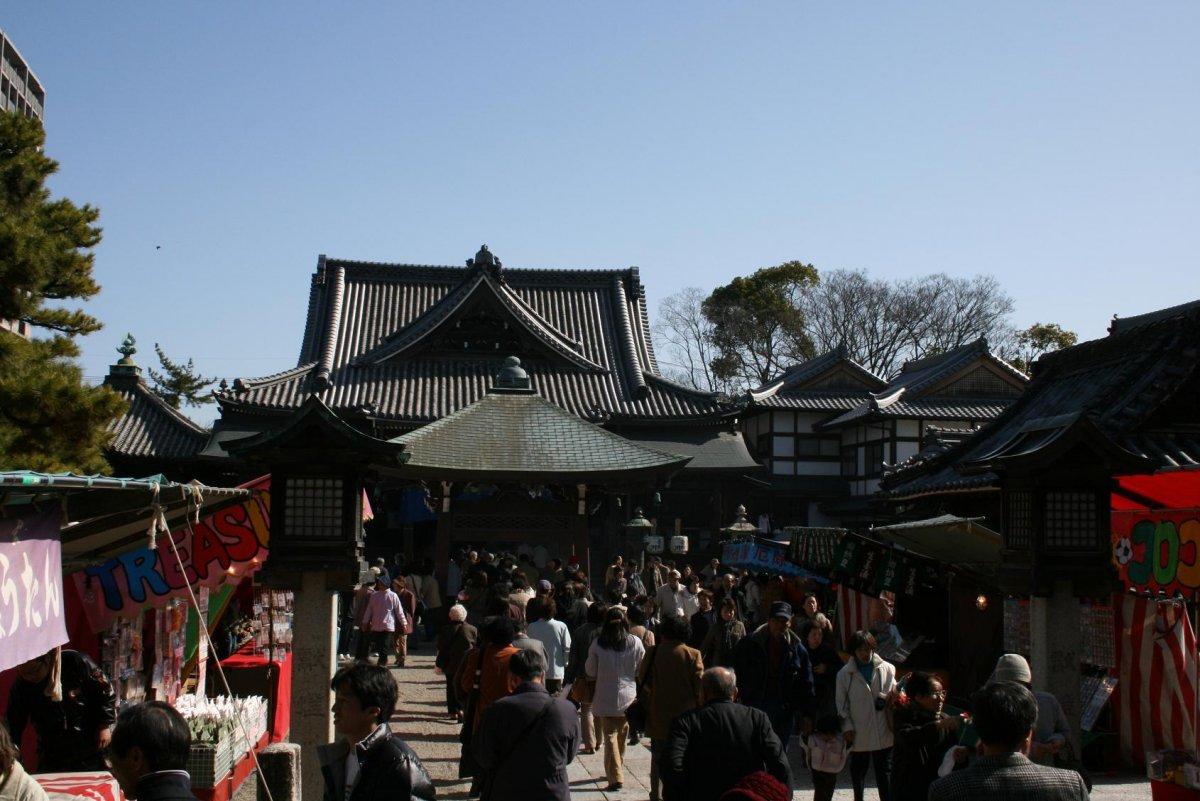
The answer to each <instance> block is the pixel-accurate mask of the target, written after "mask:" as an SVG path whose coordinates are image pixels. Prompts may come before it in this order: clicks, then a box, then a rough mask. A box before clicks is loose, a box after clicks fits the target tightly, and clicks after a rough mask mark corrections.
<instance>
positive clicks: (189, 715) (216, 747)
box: [175, 695, 267, 788]
mask: <svg viewBox="0 0 1200 801" xmlns="http://www.w3.org/2000/svg"><path fill="white" fill-rule="evenodd" d="M175 708H176V709H178V710H179V713H180V714H181V715H183V718H184V720H186V721H187V724H188V728H189V729H190V730H191V733H192V750H191V753H190V754H189V756H188V773H190V774H191V776H192V783H193V785H194V786H195V787H199V788H208V787H212V786H213V785H214V784H216V783H217V782H218V781H220V780H221V779H222V778H224V777H225V776H227V775H228V774H229V772H230V771H231V770H233V766H234V765H235V764H237V762H238V761H239V760H240V759H241V758H242V757H244V756H245V755H246V753H247V752H249V751H250V750H251V749H252V748H254V747H256V746H257V745H258V743H259V742H260V741H261V740H262V739H263V738H264V737H265V736H266V734H267V700H266V699H265V698H263V697H262V696H257V695H254V696H250V697H248V698H229V697H227V696H223V695H222V696H218V697H216V698H205V697H203V696H198V695H183V696H180V697H179V699H178V700H177V701H176V702H175ZM239 718H240V720H241V725H240V726H239V725H238V720H239ZM243 728H244V731H243Z"/></svg>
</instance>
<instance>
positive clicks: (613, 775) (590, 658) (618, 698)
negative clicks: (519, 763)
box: [583, 607, 646, 791]
mask: <svg viewBox="0 0 1200 801" xmlns="http://www.w3.org/2000/svg"><path fill="white" fill-rule="evenodd" d="M645 655H646V648H645V646H644V645H642V641H641V640H640V639H638V638H637V637H635V636H633V635H632V634H630V633H629V621H628V620H626V619H625V613H624V612H623V611H622V610H621V609H620V607H613V608H611V609H609V610H608V612H607V614H606V615H605V617H604V627H603V628H601V629H600V635H599V636H598V637H596V639H595V640H594V641H593V642H592V644H591V646H590V647H589V648H588V655H587V662H586V663H585V664H584V668H583V671H584V674H585V675H586V676H587V677H588V679H590V680H592V681H595V682H596V689H595V690H594V692H593V693H592V714H593V715H595V716H596V717H597V718H598V719H599V720H600V727H601V731H602V732H603V735H604V772H605V774H607V778H608V788H607V789H608V790H610V791H612V790H620V789H621V785H622V783H623V782H624V759H625V738H627V737H628V736H629V723H628V722H627V721H626V720H625V710H626V709H628V708H629V705H630V704H632V703H633V701H634V699H635V698H637V672H638V667H639V666H640V665H641V664H642V657H643V656H645Z"/></svg>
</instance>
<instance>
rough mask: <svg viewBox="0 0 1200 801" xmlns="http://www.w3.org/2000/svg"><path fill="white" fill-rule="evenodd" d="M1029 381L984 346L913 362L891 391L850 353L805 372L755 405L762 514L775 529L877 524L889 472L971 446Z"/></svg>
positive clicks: (749, 415) (797, 371) (764, 392)
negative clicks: (763, 475) (763, 469)
mask: <svg viewBox="0 0 1200 801" xmlns="http://www.w3.org/2000/svg"><path fill="white" fill-rule="evenodd" d="M1026 381H1027V378H1026V377H1025V375H1024V374H1023V373H1021V372H1020V371H1018V370H1016V369H1015V368H1013V367H1012V366H1011V365H1009V364H1008V363H1007V362H1005V361H1004V360H1003V359H1000V358H998V357H996V356H995V355H993V354H992V353H991V351H990V350H989V348H988V344H987V340H985V339H980V340H977V341H975V342H971V343H968V344H966V345H963V346H961V347H958V348H955V349H953V350H950V351H947V352H945V353H942V354H938V355H936V356H929V357H926V358H924V359H918V360H915V361H910V362H906V363H905V364H904V365H903V367H902V368H901V369H900V372H899V373H897V374H896V375H895V376H894V377H893V378H892V379H891V380H890V381H889V380H885V379H884V378H883V377H881V376H878V375H875V374H874V373H872V372H870V371H869V370H867V369H866V368H865V367H863V366H862V365H860V364H858V363H857V362H855V361H854V360H853V359H851V358H849V356H848V355H847V353H846V351H845V350H844V349H838V350H834V351H830V352H829V353H826V354H823V355H821V356H818V357H816V358H814V359H810V360H809V361H806V362H804V363H802V364H799V365H797V366H795V367H793V368H792V369H790V370H789V371H788V372H786V373H785V374H784V375H783V376H781V377H780V378H778V379H777V380H775V381H774V382H772V383H770V384H767V385H765V386H763V387H760V388H758V389H756V390H752V391H751V392H750V393H749V396H748V400H747V408H746V411H745V416H744V419H743V423H742V430H743V432H744V433H745V436H746V440H747V442H748V443H749V444H750V447H751V449H752V452H753V454H754V455H755V456H756V457H757V458H758V459H760V460H761V461H763V462H764V463H765V464H766V465H767V472H768V475H769V481H770V487H769V488H766V489H764V490H763V491H762V492H760V493H757V494H756V496H755V498H756V500H758V501H760V503H759V504H758V507H757V508H758V509H759V510H760V511H763V512H765V513H767V514H768V516H769V517H770V522H771V526H772V527H779V526H785V525H812V526H820V525H835V524H836V525H849V526H855V525H860V524H864V523H869V522H872V521H873V519H874V514H875V510H874V509H873V505H872V498H873V496H874V495H875V493H876V492H877V491H878V489H879V483H880V480H881V479H882V478H883V477H884V474H885V472H886V471H888V470H889V469H890V468H892V467H893V466H895V465H897V464H901V463H905V462H909V461H911V460H916V459H919V458H922V454H928V453H930V452H932V451H935V450H937V449H938V448H940V447H941V446H942V445H943V444H944V443H946V442H959V441H962V440H965V439H969V438H970V437H971V436H972V435H973V434H974V432H975V431H976V430H977V429H978V428H979V427H980V426H981V425H983V424H984V423H987V422H988V421H990V420H992V419H993V418H995V417H996V416H997V415H999V414H1000V413H1001V412H1002V411H1004V409H1005V408H1006V407H1008V406H1009V405H1010V404H1012V403H1013V401H1015V400H1016V399H1017V398H1018V397H1020V395H1021V393H1022V392H1023V391H1024V388H1025V384H1026Z"/></svg>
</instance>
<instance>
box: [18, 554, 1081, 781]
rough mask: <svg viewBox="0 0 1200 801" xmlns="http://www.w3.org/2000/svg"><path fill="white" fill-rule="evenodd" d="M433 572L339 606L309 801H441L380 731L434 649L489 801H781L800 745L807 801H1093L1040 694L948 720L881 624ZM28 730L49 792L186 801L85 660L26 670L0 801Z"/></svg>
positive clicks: (614, 584)
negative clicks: (76, 781)
mask: <svg viewBox="0 0 1200 801" xmlns="http://www.w3.org/2000/svg"><path fill="white" fill-rule="evenodd" d="M431 567H432V566H431V565H430V564H428V563H423V564H418V565H415V566H414V569H413V570H412V571H404V570H403V566H402V564H401V563H400V562H399V560H397V561H396V562H394V563H393V564H392V565H390V566H389V565H387V564H384V563H382V561H381V562H380V563H377V564H375V565H374V566H373V567H372V569H371V576H370V580H369V581H368V582H366V583H364V585H362V586H360V587H358V588H356V589H355V591H354V592H353V593H351V594H348V597H347V603H346V614H345V616H344V620H343V622H344V625H343V628H342V631H341V632H340V635H339V637H340V642H341V643H342V644H343V646H344V648H343V653H344V654H345V655H346V657H347V658H346V659H345V660H344V666H343V667H342V668H341V669H340V670H339V671H338V672H337V673H336V675H335V676H334V677H333V680H332V683H331V690H332V691H333V693H334V698H335V701H334V704H333V716H334V726H335V729H336V731H337V733H338V735H339V739H338V740H337V742H335V743H332V744H330V745H328V746H326V747H324V748H322V749H320V752H319V754H318V755H316V756H317V758H318V759H319V760H320V764H321V767H322V773H323V776H324V778H325V799H326V801H372V800H373V799H417V800H418V801H428V800H429V799H433V798H434V797H435V795H436V792H435V788H434V784H433V782H432V780H431V779H430V776H429V774H428V772H427V771H426V770H425V768H424V766H423V765H422V763H421V760H420V758H419V757H418V756H417V754H416V753H415V752H414V751H413V750H412V749H411V748H410V747H409V746H408V745H407V744H406V743H405V742H404V741H403V740H402V739H401V738H400V737H399V736H397V735H396V734H395V733H393V731H392V729H391V727H390V725H389V721H390V720H391V718H392V716H393V713H394V712H395V709H396V706H397V703H398V699H399V689H398V684H397V682H396V679H395V676H394V674H393V672H392V670H391V669H389V667H388V658H389V656H390V655H391V654H392V653H394V654H395V655H396V665H397V666H399V667H404V665H405V664H406V654H407V639H408V638H409V637H412V636H423V637H425V638H427V639H430V640H434V641H436V648H437V656H436V660H435V665H436V670H437V672H439V673H440V674H441V675H442V676H443V679H444V682H445V700H446V714H447V716H449V717H450V718H452V719H453V720H455V721H457V722H459V723H461V729H460V735H459V740H460V743H461V746H462V748H461V756H460V759H459V766H458V767H459V774H460V777H462V778H468V777H469V778H470V779H471V795H472V796H477V797H481V798H483V799H487V800H488V801H506V800H507V799H522V801H525V800H529V801H537V799H548V800H549V799H555V800H562V801H565V799H569V798H570V795H571V793H570V784H569V782H568V779H567V766H568V765H569V764H570V763H571V762H572V761H573V760H574V759H575V758H576V756H577V755H578V754H596V753H599V752H602V753H603V765H604V772H605V776H606V780H607V789H608V790H610V791H614V790H619V789H621V788H622V786H623V785H624V784H625V778H626V777H625V755H626V751H627V748H630V747H635V746H640V745H641V744H642V740H643V739H645V740H646V741H647V742H646V743H645V745H646V746H647V747H648V748H649V750H650V754H651V773H650V777H649V779H650V798H651V801H674V800H675V799H680V800H681V801H683V800H686V801H710V800H711V801H746V800H748V799H787V798H791V787H792V778H793V777H792V773H791V771H792V768H791V766H790V763H789V760H788V757H787V754H788V746H789V742H791V741H793V740H796V741H797V747H798V749H799V750H800V751H801V752H802V754H803V762H804V764H805V767H806V769H807V770H808V771H809V772H810V774H811V779H812V785H813V788H814V794H813V798H814V799H816V801H828V800H829V799H831V798H832V796H833V792H834V788H835V786H836V784H837V782H838V777H839V775H840V774H841V773H842V772H843V771H844V770H847V769H848V772H849V776H850V780H851V784H852V786H853V792H854V797H855V799H856V800H860V799H863V798H864V796H865V793H866V784H867V781H866V779H867V775H868V773H873V777H874V785H875V789H876V792H877V794H878V797H879V798H880V799H881V801H891V800H892V799H896V801H908V800H909V799H913V800H914V801H916V800H917V799H920V800H921V801H924V799H932V801H941V799H950V798H965V797H968V796H970V797H972V798H975V799H983V800H984V801H986V799H990V798H998V799H999V798H1022V799H1072V800H1074V799H1086V798H1087V797H1088V787H1087V784H1086V782H1085V781H1084V778H1083V777H1082V775H1081V774H1080V772H1078V771H1075V770H1063V769H1059V768H1054V767H1049V766H1048V763H1053V762H1055V761H1060V760H1061V759H1062V757H1063V754H1064V750H1065V749H1066V748H1067V744H1068V742H1069V739H1070V731H1069V728H1068V725H1067V721H1066V717H1065V715H1064V714H1063V711H1062V709H1061V707H1060V706H1059V705H1058V702H1057V701H1056V699H1055V698H1054V697H1053V696H1052V695H1050V694H1048V693H1041V692H1034V691H1033V688H1032V674H1031V672H1030V669H1029V665H1028V663H1027V662H1026V661H1025V660H1024V658H1023V657H1021V656H1019V655H1016V654H1006V655H1004V656H1003V657H1002V658H1001V659H1000V660H999V662H998V663H997V665H996V668H995V671H994V673H993V675H992V677H991V679H990V681H989V682H988V683H987V684H986V685H985V686H984V687H983V688H981V689H979V690H978V691H977V692H976V693H975V694H974V695H973V696H972V701H971V714H970V718H969V720H968V719H967V718H966V717H965V716H963V715H954V714H948V713H947V712H946V711H945V709H944V703H945V699H946V685H945V683H944V678H942V677H940V676H938V675H936V674H932V673H925V672H921V671H913V672H908V673H907V674H906V675H898V672H897V669H896V667H895V666H894V665H892V664H891V663H889V662H888V661H887V660H885V659H884V658H882V656H881V655H880V653H879V650H880V648H879V646H880V640H881V639H889V638H890V639H892V640H895V639H897V638H898V636H899V635H898V633H896V632H895V627H894V625H893V624H892V616H891V614H890V609H887V610H885V612H886V613H885V614H883V615H880V616H879V618H878V620H877V621H876V624H875V625H872V626H871V627H870V628H869V629H868V630H864V631H858V632H855V633H853V635H852V636H850V637H849V638H848V641H847V642H844V643H842V642H837V641H836V635H835V632H834V628H833V626H832V624H831V622H830V619H829V617H828V616H827V615H826V614H824V613H823V612H822V611H821V610H822V603H821V600H820V598H819V597H818V596H817V595H816V594H815V593H814V592H812V591H811V590H812V589H813V588H812V587H807V586H805V585H804V584H803V582H797V581H784V580H783V579H781V578H779V577H763V576H751V575H749V574H747V573H746V572H745V571H734V570H726V569H724V568H723V566H722V565H721V564H720V563H719V562H718V560H716V559H714V560H712V561H711V562H710V563H709V564H708V565H706V566H705V567H704V568H703V569H702V570H700V571H693V570H692V568H691V567H690V566H687V565H681V566H678V567H677V566H676V565H674V564H671V563H670V562H663V561H662V560H660V559H659V558H658V557H652V558H650V559H649V560H648V561H647V562H646V564H645V565H644V566H640V565H637V564H635V563H632V562H626V561H625V560H624V559H622V558H621V557H617V558H616V559H614V560H613V562H612V563H611V564H610V565H608V566H607V567H606V569H605V575H604V577H603V581H602V582H601V585H602V587H603V589H602V590H595V589H593V587H592V585H591V583H590V582H589V580H588V577H587V575H586V573H585V572H584V571H583V570H582V569H581V568H580V566H579V565H578V563H576V562H574V561H573V560H570V561H567V562H565V563H564V562H561V561H559V560H556V559H549V560H547V561H546V563H545V565H544V567H542V568H538V567H537V566H536V565H535V564H534V562H533V560H531V559H529V558H528V557H525V558H522V557H515V558H514V557H511V556H504V555H493V554H488V553H479V552H474V551H471V552H467V553H463V554H461V555H460V556H459V558H458V559H456V560H455V562H454V564H452V565H451V571H450V583H449V586H448V587H447V595H446V596H445V597H442V595H441V593H440V592H439V588H438V585H437V582H436V580H435V579H434V578H433V576H432V570H431ZM443 611H444V615H443V614H442V612H443ZM352 654H353V655H357V656H358V658H352V657H351V656H350V655H352ZM371 657H373V658H371ZM28 725H32V727H33V728H34V730H35V733H36V734H37V743H38V757H39V763H40V765H39V766H40V769H41V770H43V771H45V770H58V771H70V770H98V769H104V768H106V767H107V769H109V770H111V771H112V773H113V775H114V776H115V777H116V778H117V780H118V781H119V783H120V785H121V787H122V790H123V792H124V793H125V795H126V797H128V798H134V799H140V800H141V801H158V800H159V799H189V798H191V797H192V795H191V791H190V789H189V785H188V774H187V772H186V764H187V756H188V751H189V749H190V735H189V733H188V728H187V725H186V723H185V722H184V721H183V719H182V717H180V715H179V713H178V712H176V711H175V710H174V709H173V708H171V707H170V706H169V705H167V704H163V703H157V702H151V703H144V704H138V705H134V706H131V707H129V708H127V709H125V710H124V711H123V712H122V713H121V714H120V715H119V716H118V715H117V714H116V699H115V696H114V694H113V691H112V687H111V685H110V684H109V681H108V679H107V678H106V677H105V676H104V674H103V672H102V671H101V670H100V669H99V668H98V667H97V666H96V665H95V663H94V662H92V661H91V660H90V659H89V658H88V657H87V656H85V655H83V654H80V653H77V652H74V651H70V650H63V651H61V652H59V651H53V652H51V653H50V654H47V655H46V656H44V657H40V658H38V659H34V660H31V661H29V662H27V663H25V664H24V665H22V666H21V668H20V669H19V671H18V677H17V680H16V681H15V682H14V684H13V686H12V689H11V691H10V695H9V699H8V705H7V726H2V725H0V801H42V799H43V798H45V793H44V792H42V790H41V788H40V786H39V785H38V784H37V783H36V782H35V781H34V780H33V779H32V778H31V777H30V776H29V775H28V774H27V773H26V772H25V771H24V769H23V768H22V766H21V763H20V761H19V760H18V758H17V748H16V746H15V745H14V743H16V742H19V741H20V738H21V736H22V733H23V732H24V730H25V728H26V726H28ZM966 726H970V727H971V729H972V731H973V732H974V733H975V734H976V735H977V737H978V744H977V745H974V744H973V746H972V747H971V748H968V747H966V745H965V744H964V741H963V738H962V734H963V729H964V727H966ZM1038 763H1043V764H1038Z"/></svg>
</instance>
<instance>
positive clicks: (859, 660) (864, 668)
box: [834, 631, 896, 801]
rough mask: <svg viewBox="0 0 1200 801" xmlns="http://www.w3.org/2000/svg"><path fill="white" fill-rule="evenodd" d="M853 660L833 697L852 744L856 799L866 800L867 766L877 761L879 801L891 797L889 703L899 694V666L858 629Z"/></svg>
mask: <svg viewBox="0 0 1200 801" xmlns="http://www.w3.org/2000/svg"><path fill="white" fill-rule="evenodd" d="M848 647H849V651H850V653H851V658H850V661H848V662H847V663H846V665H845V666H844V667H843V668H842V669H841V670H839V671H838V675H837V684H836V687H835V689H834V699H835V701H836V703H837V713H838V714H839V715H841V716H842V734H843V736H844V737H845V738H846V745H848V746H849V747H850V781H851V783H852V784H853V786H854V801H863V787H864V784H863V780H864V779H865V778H866V775H867V766H868V765H869V764H872V763H873V764H874V767H875V784H876V787H878V789H879V799H880V801H891V793H890V792H889V790H890V787H889V786H888V778H889V776H890V774H891V769H892V730H891V729H890V728H889V727H888V722H887V705H888V704H889V703H891V701H892V699H893V698H894V697H895V695H896V668H895V666H894V665H892V664H891V663H890V662H885V661H884V660H883V659H881V658H880V657H879V654H877V653H875V637H874V636H873V635H872V634H871V633H870V632H869V631H856V632H855V633H854V634H853V635H852V636H851V637H850V642H849V643H848Z"/></svg>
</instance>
